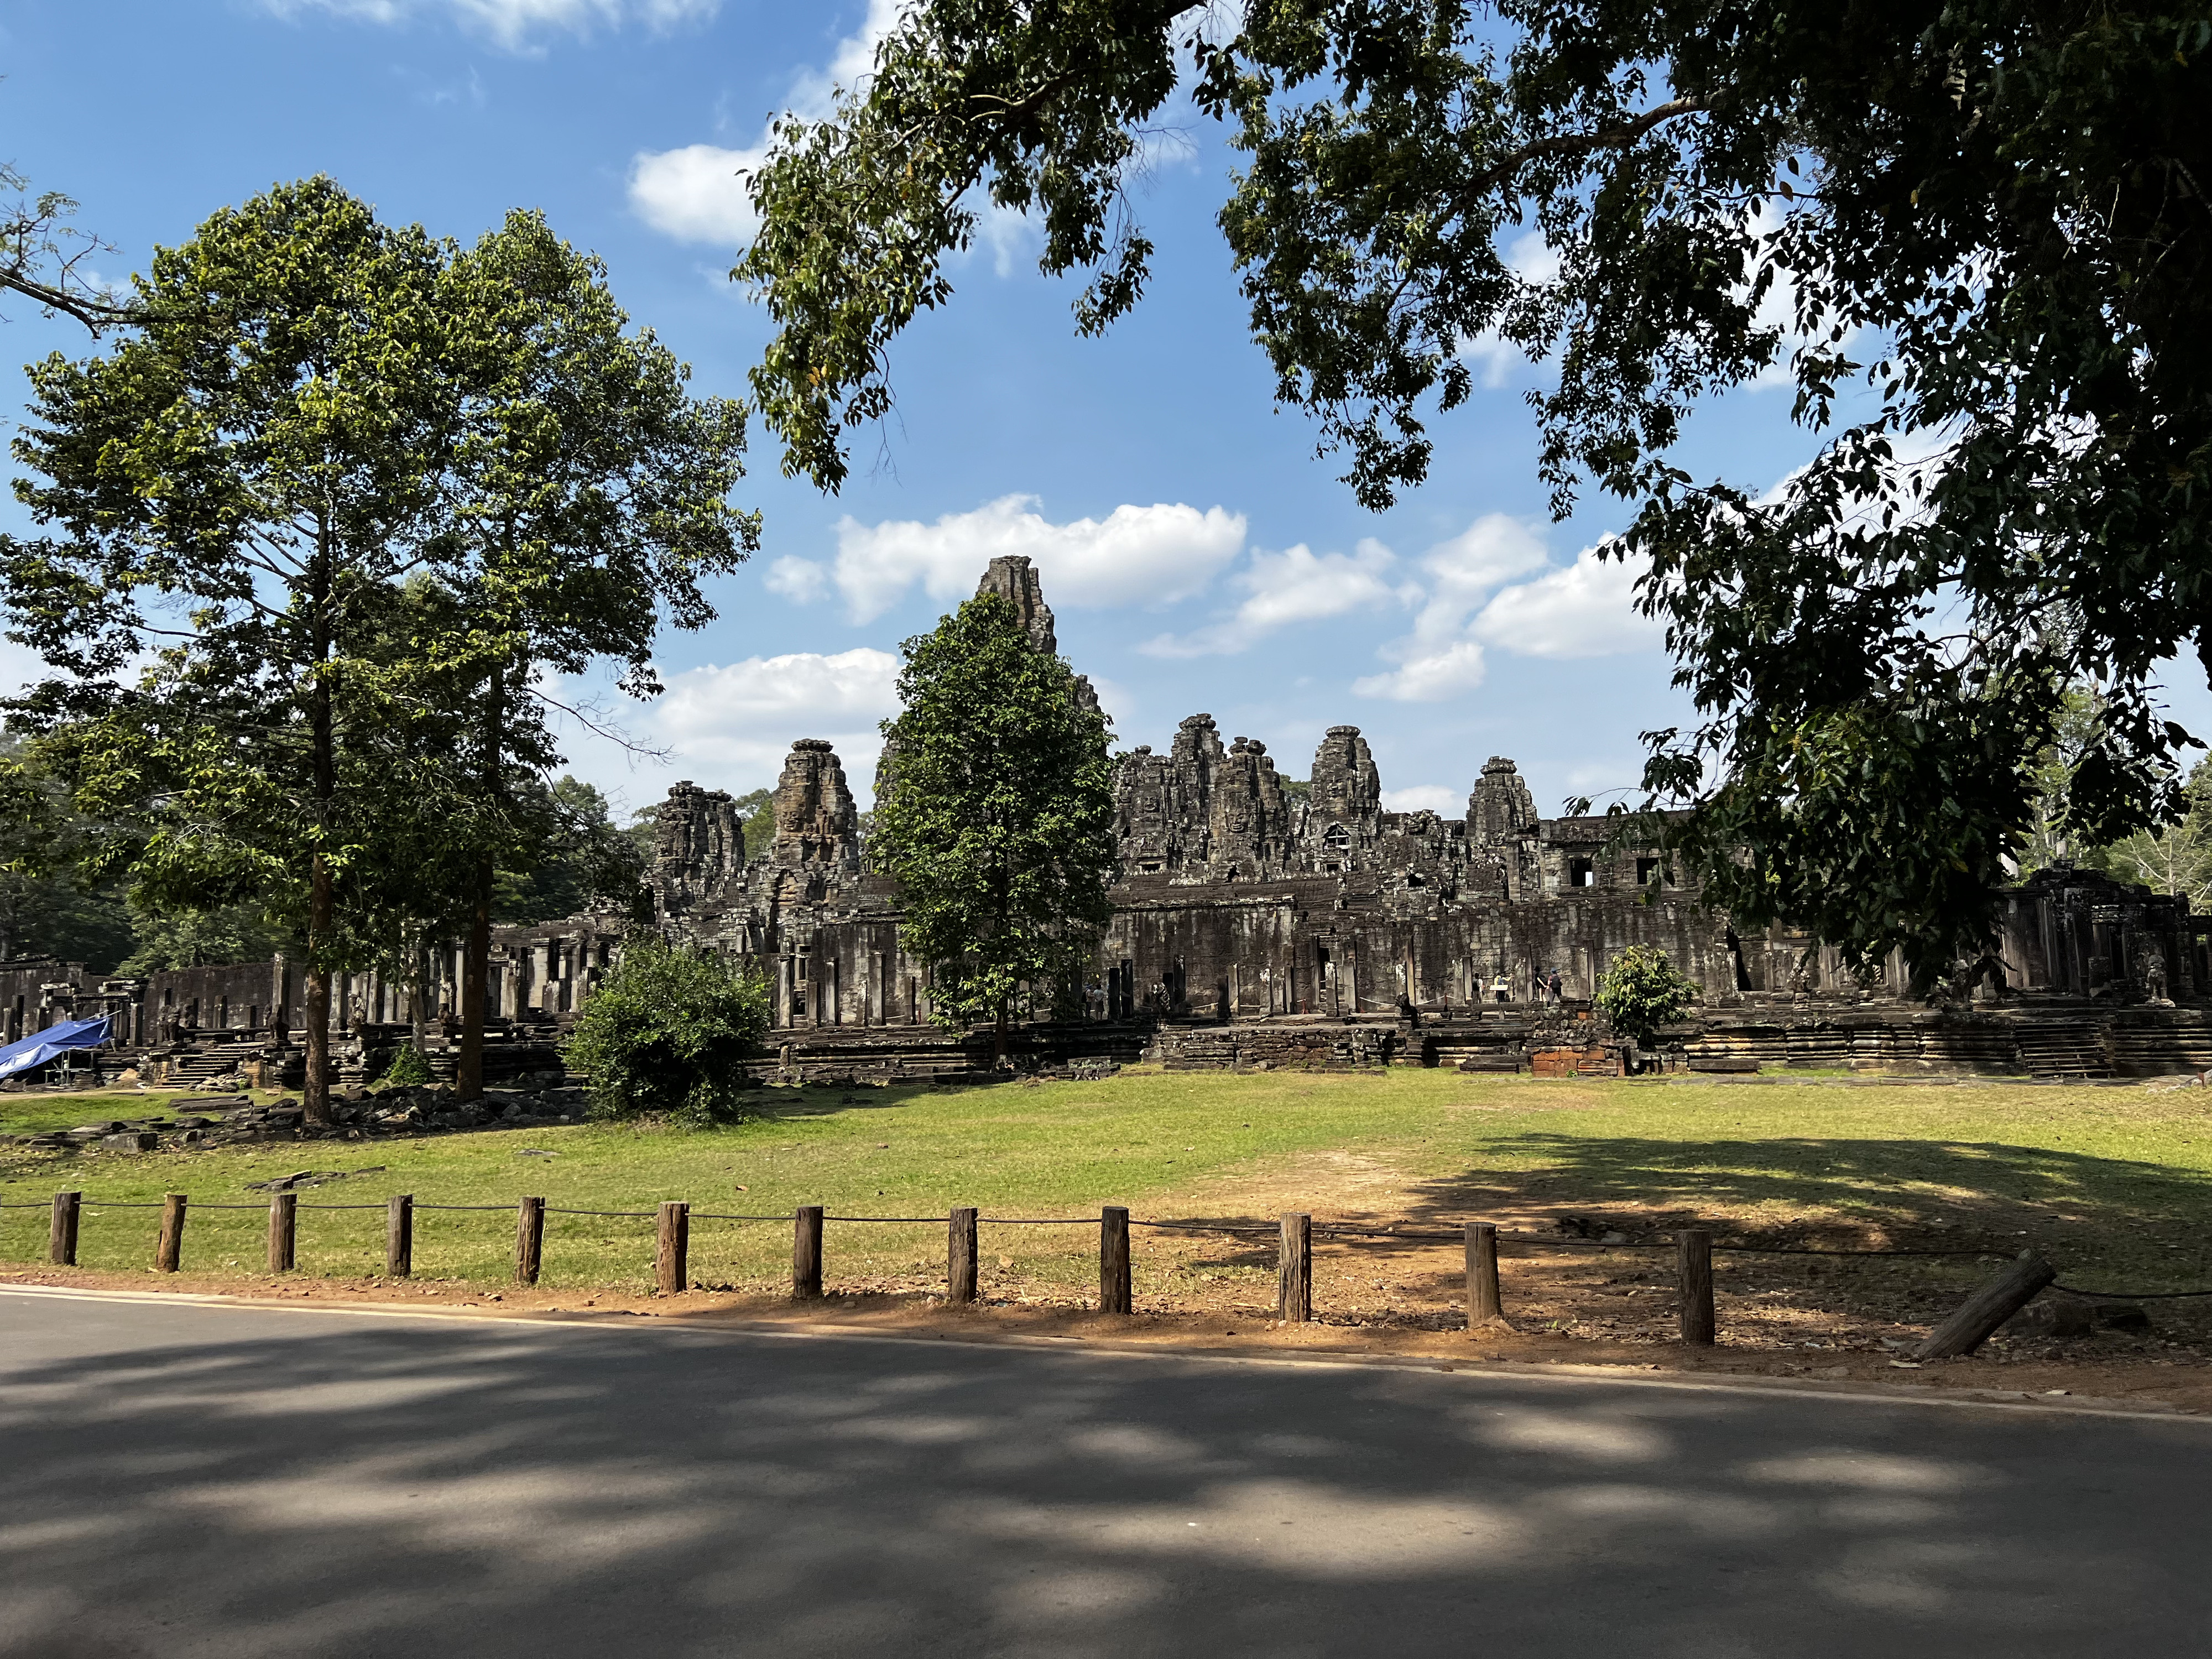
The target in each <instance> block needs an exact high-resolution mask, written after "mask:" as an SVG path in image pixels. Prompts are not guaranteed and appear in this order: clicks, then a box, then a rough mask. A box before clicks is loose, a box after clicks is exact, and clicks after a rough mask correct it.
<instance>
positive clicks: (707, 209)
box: [456, 0, 1021, 274]
mask: <svg viewBox="0 0 2212 1659" xmlns="http://www.w3.org/2000/svg"><path fill="white" fill-rule="evenodd" d="M456 3H464V4H476V3H483V0H456ZM500 3H506V4H540V5H559V4H573V3H583V0H500ZM653 3H658V4H664V5H668V4H676V5H680V4H686V3H690V0H653ZM702 3H715V0H702ZM896 27H898V0H868V10H867V15H866V16H865V17H864V18H862V19H861V21H860V27H859V28H858V29H856V30H854V32H853V33H851V34H848V35H847V36H846V37H845V38H844V39H843V40H840V41H839V42H838V43H837V49H836V52H835V53H834V54H833V55H832V56H831V58H830V60H829V64H828V66H827V67H826V68H823V69H818V70H817V69H807V70H800V71H799V73H798V74H797V75H795V76H793V78H792V82H791V90H790V91H789V92H788V93H787V94H785V99H784V108H785V109H787V111H789V112H791V113H792V114H793V115H797V116H799V117H801V118H804V119H806V120H809V121H819V120H822V119H823V118H825V117H826V116H828V114H829V112H830V109H831V107H832V106H833V100H834V97H835V94H836V91H837V89H838V88H841V87H842V88H851V87H852V86H853V85H854V83H855V82H858V81H859V80H860V78H861V77H862V76H866V74H868V73H869V72H870V71H871V70H872V69H874V67H875V63H876V47H877V46H878V45H879V44H881V42H882V41H883V39H884V36H885V35H887V34H889V33H890V32H891V31H892V30H893V29H895V28H896ZM768 147H769V132H768V131H767V130H766V129H763V131H762V133H761V137H760V142H759V143H754V144H749V145H746V146H744V148H742V149H724V148H722V147H721V146H720V145H719V144H685V145H684V146H683V147H682V148H680V149H666V150H640V151H639V152H638V153H637V154H636V155H635V156H633V157H631V159H630V169H629V202H630V206H631V208H632V209H633V210H635V212H636V213H637V216H638V217H640V218H641V219H642V220H644V221H645V222H646V223H647V224H648V225H651V226H652V227H653V228H654V229H655V230H658V231H660V232H662V233H664V234H666V235H670V236H673V237H675V238H676V239H677V240H679V241H685V242H710V243H714V244H717V245H720V246H732V247H735V246H744V244H745V243H747V242H750V240H752V238H753V233H754V232H755V231H757V229H759V228H760V216H759V215H758V214H757V213H755V212H754V211H753V204H752V198H751V197H749V196H748V195H747V194H746V193H745V185H744V179H742V178H740V177H739V176H738V175H739V174H740V173H750V172H751V171H752V170H753V169H755V168H757V167H759V166H760V165H761V163H762V162H763V161H765V160H766V159H767V156H768ZM1007 217H1008V218H1011V219H1012V220H1014V221H1015V222H1017V223H1018V222H1020V220H1021V216H1020V215H1018V214H1012V215H1007ZM984 229H985V233H986V236H987V239H988V238H991V237H994V236H995V237H1001V238H1003V237H1005V236H1006V235H1010V234H1011V233H1008V232H1005V231H1003V230H1002V229H1001V228H1000V227H998V226H997V225H996V222H995V221H994V219H993V218H991V217H990V216H986V217H985V221H984ZM992 246H993V248H994V252H995V253H996V256H997V258H998V260H999V264H1000V272H1001V274H1004V272H1005V270H1006V269H1007V266H1008V264H1009V261H1010V259H1011V257H1012V256H1011V253H1010V252H1008V251H1007V250H1008V249H1009V248H1010V247H1011V246H1012V243H1011V242H1005V241H1002V240H993V241H992Z"/></svg>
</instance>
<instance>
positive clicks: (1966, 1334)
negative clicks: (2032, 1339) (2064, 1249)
mask: <svg viewBox="0 0 2212 1659" xmlns="http://www.w3.org/2000/svg"><path fill="white" fill-rule="evenodd" d="M2057 1277H2058V1270H2057V1268H2056V1267H2052V1266H2051V1264H2050V1263H2049V1262H2048V1261H2045V1260H2044V1259H2043V1258H2042V1257H2041V1256H2039V1255H2037V1254H2036V1253H2035V1252H2034V1251H2033V1250H2022V1251H2021V1253H2020V1255H2018V1256H2017V1257H2016V1258H2015V1259H2014V1261H2012V1263H2011V1264H2010V1265H2009V1266H2008V1267H2006V1268H2005V1270H2004V1271H2003V1272H2002V1273H1999V1274H1998V1275H1997V1276H1996V1278H1995V1279H1990V1281H1989V1282H1988V1283H1987V1284H1985V1285H1983V1286H1982V1287H1981V1289H1979V1290H1978V1291H1975V1292H1974V1293H1973V1294H1972V1296H1970V1297H1967V1298H1966V1300H1965V1301H1964V1302H1962V1303H1960V1304H1959V1307H1958V1310H1957V1311H1956V1312H1954V1314H1953V1315H1952V1316H1950V1317H1949V1318H1948V1319H1947V1320H1945V1321H1944V1322H1942V1324H1940V1325H1938V1326H1937V1327H1936V1328H1935V1330H1934V1331H1933V1332H1931V1333H1930V1334H1929V1338H1928V1340H1926V1341H1925V1342H1923V1343H1922V1344H1921V1345H1920V1346H1919V1347H1918V1348H1917V1350H1915V1352H1914V1353H1913V1356H1912V1357H1913V1358H1915V1359H1948V1358H1950V1357H1951V1356H1952V1355H1954V1354H1961V1353H1972V1352H1973V1351H1974V1350H1975V1349H1977V1348H1978V1347H1980V1346H1982V1342H1983V1340H1984V1338H1986V1337H1987V1336H1988V1335H1989V1334H1990V1332H1991V1331H1993V1330H1995V1329H1996V1328H1997V1327H1998V1326H2000V1325H2002V1324H2003V1323H2004V1322H2005V1321H2006V1320H2008V1319H2010V1318H2011V1317H2012V1316H2014V1315H2015V1314H2016V1313H2018V1312H2019V1311H2020V1310H2021V1309H2022V1308H2024V1307H2026V1306H2027V1304H2029V1303H2031V1302H2033V1300H2035V1298H2036V1297H2037V1296H2038V1295H2039V1293H2040V1292H2041V1291H2042V1289H2043V1287H2044V1286H2045V1285H2048V1284H2049V1283H2051V1280H2052V1279H2056V1278H2057Z"/></svg>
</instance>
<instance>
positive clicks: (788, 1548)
mask: <svg viewBox="0 0 2212 1659" xmlns="http://www.w3.org/2000/svg"><path fill="white" fill-rule="evenodd" d="M0 1323H4V1326H5V1328H6V1331H7V1346H6V1348H5V1350H4V1352H6V1353H7V1354H8V1355H9V1356H10V1358H9V1359H8V1360H7V1361H6V1362H4V1363H5V1370H4V1371H0V1377H4V1381H5V1387H4V1389H0V1399H4V1401H5V1405H4V1407H0V1421H4V1425H5V1431H6V1435H7V1440H8V1447H9V1453H8V1465H7V1467H8V1492H9V1498H10V1500H11V1501H10V1503H9V1515H8V1520H7V1522H6V1528H5V1530H6V1533H7V1536H8V1540H9V1543H8V1551H9V1554H8V1559H9V1581H10V1586H11V1588H10V1592H9V1596H8V1597H7V1598H5V1604H4V1605H0V1649H4V1650H6V1651H8V1652H9V1653H11V1654H19V1655H34V1656H35V1655H41V1654H55V1655H58V1654H70V1655H78V1654H84V1653H108V1654H116V1655H125V1654H128V1655H134V1656H136V1655H143V1656H147V1659H151V1656H154V1655H157V1654H158V1655H162V1656H167V1655H169V1654H177V1653H188V1652H206V1653H223V1654H243V1653H268V1654H276V1653H309V1652H312V1653H315V1654H318V1655H352V1654H364V1655H365V1654H371V1653H374V1654H388V1653H416V1652H420V1653H456V1654H459V1653H465V1654H470V1655H472V1656H474V1655H497V1656H504V1655H508V1654H513V1655H516V1656H522V1655H529V1656H532V1659H562V1656H568V1655H582V1654H594V1655H605V1654H609V1653H628V1652H638V1651H657V1652H663V1653H671V1654H702V1655H703V1654H749V1653H755V1652H759V1653H770V1652H778V1653H799V1654H827V1653H866V1654H878V1653H880V1654H898V1655H915V1654H936V1653H953V1652H958V1653H960V1654H962V1655H963V1656H965V1655H994V1654H1012V1653H1024V1654H1053V1655H1069V1656H1077V1659H1084V1656H1092V1655H1097V1656H1107V1655H1111V1654H1116V1653H1125V1652H1138V1653H1146V1654H1154V1655H1168V1656H1177V1655H1184V1654H1189V1655H1203V1656H1207V1659H1214V1656H1218V1655H1220V1654H1222V1653H1237V1654H1243V1653H1252V1654H1260V1653H1265V1654H1268V1655H1271V1656H1273V1655H1289V1656H1321V1655H1335V1654H1344V1653H1352V1652H1359V1651H1371V1650H1375V1649H1376V1648H1377V1647H1379V1646H1385V1645H1387V1646H1388V1647H1389V1649H1390V1650H1393V1651H1398V1652H1405V1653H1443V1652H1462V1651H1465V1650H1466V1648H1467V1645H1468V1642H1469V1640H1470V1636H1469V1632H1478V1631H1479V1632H1480V1635H1481V1643H1482V1645H1484V1646H1485V1647H1486V1648H1494V1649H1496V1650H1498V1651H1503V1652H1511V1653H1516V1654H1532V1655H1533V1654H1540V1653H1541V1654H1550V1653H1555V1652H1556V1653H1580V1652H1586V1651H1589V1650H1619V1649H1620V1646H1621V1644H1622V1641H1623V1632H1626V1631H1633V1632H1634V1635H1633V1638H1632V1640H1630V1641H1629V1644H1628V1645H1629V1646H1631V1647H1632V1648H1633V1649H1634V1650H1636V1651H1638V1652H1639V1653H1648V1654H1654V1655H1662V1656H1664V1655H1683V1656H1688V1655H1691V1654H1706V1653H1712V1652H1717V1651H1722V1650H1726V1651H1730V1652H1734V1651H1746V1652H1750V1651H1760V1652H1788V1653H1791V1654H1795V1655H1811V1656H1819V1655H1827V1654H1835V1655H1844V1654H1859V1653H1866V1652H1873V1651H1880V1650H1886V1649H1887V1648H1889V1647H1892V1646H1894V1645H1897V1644H1899V1643H1903V1644H1905V1645H1906V1646H1909V1647H1911V1648H1912V1649H1913V1650H1923V1651H1936V1650H1946V1651H1962V1652H1966V1651H1971V1652H1982V1651H1990V1650H1993V1648H1992V1644H1993V1643H1995V1644H1997V1645H1998V1646H2002V1647H2004V1649H2005V1650H2008V1651H2009V1650H2015V1648H2013V1647H2011V1646H2009V1645H2008V1644H2010V1643H2013V1642H2015V1641H2017V1640H2021V1639H2027V1638H2033V1642H2034V1643H2039V1644H2044V1646H2043V1648H2042V1649H2041V1650H2048V1651H2061V1650H2073V1651H2081V1650H2086V1646H2099V1647H2101V1646H2105V1645H2110V1646H2112V1647H2113V1648H2115V1649H2118V1648H2119V1647H2123V1646H2130V1647H2133V1648H2136V1649H2137V1650H2145V1651H2153V1650H2167V1651H2172V1650H2175V1649H2174V1645H2173V1643H2174V1641H2175V1640H2176V1639H2178V1634H2177V1633H2178V1632H2179V1630H2181V1629H2183V1628H2191V1629H2194V1628H2201V1621H2202V1620H2203V1616H2204V1615H2205V1613H2208V1612H2212V1595H2209V1593H2208V1581H2206V1580H2205V1579H2204V1578H2203V1577H2202V1576H2201V1575H2200V1574H2197V1572H2195V1571H2194V1567H2193V1563H2192V1562H2191V1559H2190V1550H2189V1545H2188V1543H2187V1540H2188V1537H2189V1536H2190V1534H2188V1532H2187V1528H2185V1526H2182V1525H2181V1524H2180V1523H2179V1508H2178V1506H2179V1505H2180V1504H2182V1503H2183V1502H2184V1501H2185V1500H2186V1501H2187V1502H2188V1503H2191V1504H2193V1503H2194V1495H2195V1493H2196V1492H2199V1491H2201V1490H2202V1489H2203V1485H2204V1484H2205V1481H2206V1480H2207V1478H2208V1477H2212V1440H2208V1439H2207V1438H2206V1436H2205V1433H2204V1430H2203V1425H2196V1424H2176V1425H2156V1424H2153V1425H2142V1424H2134V1423H2117V1422H2102V1421H2094V1420H2084V1421H2081V1422H2079V1423H2069V1424H2067V1425H2063V1426H2062V1425H2053V1424H2051V1422H2049V1421H2048V1420H2046V1419H2037V1418H2033V1417H2020V1418H2004V1417H2000V1416H1997V1415H1994V1414H1990V1415H1985V1416H1975V1417H1960V1416H1957V1415H1955V1414H1949V1415H1947V1416H1946V1417H1945V1419H1944V1420H1942V1421H1941V1422H1937V1421H1936V1419H1935V1418H1934V1417H1932V1416H1930V1415H1929V1414H1928V1413H1926V1412H1925V1411H1924V1409H1923V1408H1916V1407H1905V1406H1898V1405H1887V1404H1878V1403H1877V1404H1869V1405H1867V1406H1865V1407H1849V1408H1844V1407H1838V1405H1837V1404H1836V1403H1835V1402H1833V1401H1796V1400H1790V1399H1763V1400H1762V1399H1756V1398H1753V1397H1749V1396H1741V1395H1721V1394H1715V1393H1711V1392H1705V1393H1689V1392H1681V1391H1667V1390H1661V1389H1633V1388H1628V1387H1624V1386H1621V1385H1619V1384H1607V1385H1597V1384H1589V1385H1582V1384H1575V1385H1568V1384H1563V1383H1556V1382H1553V1383H1545V1382H1541V1381H1534V1380H1527V1379H1498V1378H1487V1379H1477V1378H1472V1377H1467V1376H1458V1377H1443V1376H1431V1375H1414V1374H1409V1373H1403V1372H1369V1373H1361V1372H1356V1371H1346V1370H1327V1369H1316V1368H1313V1367H1301V1366H1293V1365H1275V1366H1268V1365H1242V1366H1230V1365H1223V1364H1208V1363H1205V1362H1197V1361H1184V1360H1172V1359H1157V1358H1132V1357H1129V1356H1126V1355H1107V1354H1084V1353H1078V1352H1066V1353H1060V1352H1054V1353H1040V1352H1035V1351H1027V1350H1012V1349H994V1348H989V1347H985V1346H975V1345H964V1344H963V1345H949V1344H948V1345H927V1346H924V1345H921V1344H917V1343H915V1342H912V1341H906V1342H867V1341H853V1340H809V1339H790V1338H787V1339H782V1340H775V1339H769V1338H763V1337H759V1336H746V1335H742V1334H708V1333H700V1332H665V1331H659V1330H635V1329H622V1330H607V1329H599V1328H593V1329H550V1330H549V1329H546V1328H538V1327H521V1326H489V1325H483V1326H477V1325H460V1324H454V1323H437V1324H434V1323H429V1322H422V1323H416V1322H410V1321H408V1320H404V1319H393V1320H375V1321H369V1320H361V1321H343V1322H342V1321H339V1320H337V1319H335V1318H332V1317H331V1316H314V1315H303V1314H296V1313H278V1312H262V1311H253V1312H245V1311H241V1310H193V1309H178V1308H163V1309H160V1310H153V1309H142V1308H137V1307H131V1306H125V1305H122V1304H90V1303H82V1302H75V1303H65V1304H64V1303H57V1302H52V1301H47V1302H37V1301H34V1300H33V1298H29V1297H0ZM140 1331H143V1332H144V1333H145V1335H144V1337H143V1340H142V1339H140V1338H139V1337H137V1336H136V1335H134V1333H135V1332H140ZM40 1356H44V1357H40ZM2062 1465H2063V1466H2064V1467H2069V1468H2075V1467H2078V1468H2095V1469H2097V1470H2098V1472H2099V1479H2098V1480H2097V1481H2096V1482H2094V1483H2093V1485H2092V1486H2090V1487H2082V1486H2080V1483H2078V1482H2074V1483H2070V1484H2069V1482H2066V1481H2057V1482H2056V1484H2053V1481H2054V1477H2053V1475H2052V1473H2051V1472H2052V1471H2053V1470H2054V1469H2055V1468H2058V1467H2060V1466H2062ZM2069 1585H2072V1586H2083V1587H2087V1588H2085V1589H2081V1590H2080V1591H2079V1592H2078V1593H2077V1592H2069V1591H2068V1590H2067V1589H2065V1587H2066V1586H2069ZM2192 1621H2193V1622H2192ZM2085 1644H2086V1646H2085Z"/></svg>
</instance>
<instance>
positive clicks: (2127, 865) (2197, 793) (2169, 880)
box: [2081, 759, 2212, 915]
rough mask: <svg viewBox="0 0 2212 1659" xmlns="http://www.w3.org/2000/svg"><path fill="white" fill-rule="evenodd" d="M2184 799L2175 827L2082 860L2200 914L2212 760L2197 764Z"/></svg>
mask: <svg viewBox="0 0 2212 1659" xmlns="http://www.w3.org/2000/svg"><path fill="white" fill-rule="evenodd" d="M2183 798H2184V799H2185V800H2186V801H2187V802H2188V804H2189V805H2188V810H2187V811H2185V812H2184V813H2183V814H2182V817H2181V821H2180V822H2179V823H2171V824H2168V825H2166V827H2165V828H2163V829H2158V830H2148V829H2139V830H2137V831H2136V833H2135V834H2134V835H2132V836H2127V837H2125V838H2124V839H2123V840H2120V841H2118V842H2113V843H2112V845H2111V846H2109V847H2100V848H2097V849H2096V850H2095V851H2094V852H2093V854H2090V855H2089V856H2088V857H2087V858H2085V859H2084V860H2081V862H2082V863H2083V864H2084V865H2086V866H2088V867H2090V868H2093V869H2096V870H2101V871H2103V872H2105V873H2106V875H2108V876H2111V877H2112V878H2113V879H2114V880H2115V881H2124V882H2131V883H2134V884H2138V885H2141V886H2144V887H2148V888H2149V889H2150V890H2151V891H2153V892H2154V893H2163V894H2165V895H2166V896H2168V897H2171V898H2179V899H2186V900H2187V901H2188V902H2189V906H2190V908H2191V909H2192V910H2194V911H2196V912H2197V914H2199V915H2203V913H2205V912H2206V911H2208V910H2212V759H2207V760H2201V761H2199V762H2197V767H2196V769H2195V770H2194V771H2192V772H2191V774H2190V775H2189V781H2188V782H2187V784H2185V786H2184V787H2183Z"/></svg>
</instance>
